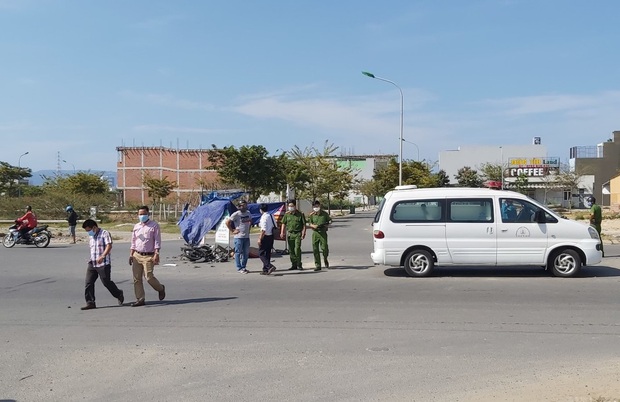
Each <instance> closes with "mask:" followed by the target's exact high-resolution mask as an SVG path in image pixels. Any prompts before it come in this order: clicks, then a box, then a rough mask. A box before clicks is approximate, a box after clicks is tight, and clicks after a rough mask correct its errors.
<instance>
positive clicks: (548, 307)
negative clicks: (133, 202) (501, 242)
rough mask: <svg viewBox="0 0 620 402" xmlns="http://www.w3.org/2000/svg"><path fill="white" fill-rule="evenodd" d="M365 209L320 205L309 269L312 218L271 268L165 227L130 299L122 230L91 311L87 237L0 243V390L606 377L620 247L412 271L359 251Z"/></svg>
mask: <svg viewBox="0 0 620 402" xmlns="http://www.w3.org/2000/svg"><path fill="white" fill-rule="evenodd" d="M371 217H372V214H371V213H358V214H356V215H350V216H348V217H346V218H342V219H338V220H336V221H335V223H334V225H333V228H332V229H331V230H330V232H329V236H330V247H331V256H330V263H331V266H332V268H331V269H330V270H329V271H321V272H314V271H312V269H311V268H313V263H312V261H313V259H312V254H311V245H310V240H309V239H310V233H311V232H310V231H308V237H307V238H306V240H305V241H304V246H303V249H304V256H303V259H304V267H305V268H306V270H304V271H301V272H299V271H294V272H293V271H285V270H283V269H285V268H288V267H289V266H290V263H289V261H288V256H286V255H284V256H275V258H274V264H275V265H276V266H277V267H278V268H280V270H278V271H276V272H275V273H274V274H273V275H272V276H268V277H266V276H262V275H259V274H258V272H259V271H260V261H259V260H258V259H252V260H251V261H250V264H249V266H248V267H249V269H250V270H251V271H253V272H252V273H251V274H249V275H240V274H238V273H236V271H235V268H234V263H233V262H226V263H205V262H199V263H191V262H187V261H183V260H181V259H179V255H180V247H181V245H182V243H181V242H180V241H167V242H165V245H164V247H163V249H162V265H161V266H158V267H156V270H155V274H156V276H157V277H158V279H159V280H160V281H161V282H162V283H163V284H164V285H166V291H167V297H166V299H165V300H164V301H158V300H157V293H156V292H155V291H154V290H152V289H150V288H149V286H148V284H146V283H145V288H146V289H147V305H146V306H145V307H136V308H133V307H129V306H128V304H129V302H131V301H132V295H133V286H132V280H131V270H130V268H129V266H128V265H127V257H128V246H129V245H128V244H127V243H116V244H115V245H114V249H113V257H114V258H113V268H112V270H113V274H112V278H113V280H115V282H116V283H117V285H118V286H119V287H120V288H121V289H123V290H124V292H125V298H126V305H125V306H118V305H117V302H116V299H114V298H112V296H111V295H110V294H109V293H108V292H107V290H106V289H105V288H104V287H103V286H102V285H101V283H100V282H97V285H96V294H97V306H98V308H97V309H96V310H91V311H81V310H80V309H79V308H80V307H81V306H82V305H84V298H83V287H84V285H83V282H84V276H85V268H86V263H85V261H86V259H87V257H88V247H87V245H84V244H78V245H68V244H64V245H61V244H55V243H52V244H51V245H50V247H48V248H47V249H36V248H35V247H33V246H16V247H14V248H12V249H5V248H3V247H0V342H2V348H1V352H0V363H1V364H0V400H2V401H5V400H8V401H12V400H14V401H43V400H50V401H52V400H53V401H61V400H62V401H73V400H86V401H126V400H150V401H204V400H213V401H244V400H253V401H255V400H260V401H263V400H265V401H267V400H296V401H333V400H340V401H360V400H372V401H378V400H379V401H392V400H395V401H401V400H402V401H411V400H420V401H427V400H437V401H443V400H527V399H530V398H529V396H528V395H530V394H528V392H530V393H531V392H532V391H531V389H532V387H533V386H535V385H538V386H539V388H541V389H542V391H536V392H546V393H547V394H549V395H551V399H544V398H549V397H548V396H547V394H542V393H540V394H534V395H536V396H537V398H535V399H537V400H576V399H553V396H554V395H556V396H558V398H559V396H561V395H565V396H566V395H567V393H570V395H571V397H572V395H577V394H578V391H579V390H582V391H583V390H587V392H588V395H589V394H590V393H598V395H607V396H614V395H615V396H616V397H617V396H618V395H620V385H619V384H620V377H619V376H618V372H619V371H620V370H618V369H619V368H620V365H619V362H620V359H619V356H620V342H619V340H620V302H619V300H620V297H619V283H620V269H618V268H620V247H618V246H612V245H606V254H607V255H608V256H609V257H608V258H605V259H604V261H603V263H602V264H599V265H597V266H593V267H586V268H584V269H583V271H582V275H581V276H580V277H578V278H570V279H561V278H554V277H551V276H550V275H549V274H548V273H546V272H545V271H544V270H543V269H542V268H537V267H533V268H523V267H520V268H517V267H511V268H502V269H492V268H480V267H467V268H458V269H456V268H443V269H442V268H438V269H437V272H436V275H435V276H434V277H431V278H409V277H407V276H406V275H405V273H404V271H403V270H402V269H398V268H389V267H383V266H373V265H372V261H371V260H370V256H369V253H370V252H371V250H372V238H371V232H372V227H371V226H370V222H371ZM252 244H253V245H255V244H256V240H255V239H253V240H252ZM283 245H284V243H283V242H276V247H277V248H282V247H283ZM166 264H170V265H169V266H166ZM601 375H604V376H605V378H608V380H609V381H607V382H605V383H603V384H602V385H601V384H600V383H598V384H597V383H596V382H595V381H594V379H595V377H597V376H599V377H600V376H601ZM541 384H542V385H541ZM546 384H548V386H547V385H546ZM562 384H569V385H570V384H572V385H573V386H574V387H575V389H577V390H578V391H573V390H572V389H569V388H566V386H563V385H562ZM554 386H555V387H558V389H557V390H554V389H553V387H554ZM588 386H589V387H590V388H589V390H588V388H587V387H588ZM595 386H598V387H599V388H601V389H597V388H595ZM560 388H561V389H560ZM528 390H529V391H528ZM579 392H580V391H579ZM584 392H585V391H584ZM579 395H581V394H579ZM579 395H578V396H579ZM584 395H585V394H584ZM543 396H544V398H543ZM567 397H568V396H567Z"/></svg>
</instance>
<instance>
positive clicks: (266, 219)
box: [258, 204, 276, 275]
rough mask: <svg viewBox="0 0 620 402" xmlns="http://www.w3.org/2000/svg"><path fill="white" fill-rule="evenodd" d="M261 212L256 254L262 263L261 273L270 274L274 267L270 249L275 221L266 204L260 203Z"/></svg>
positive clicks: (271, 248) (271, 247)
mask: <svg viewBox="0 0 620 402" xmlns="http://www.w3.org/2000/svg"><path fill="white" fill-rule="evenodd" d="M259 210H260V212H261V216H260V221H259V223H258V226H259V228H260V234H259V235H258V256H259V258H260V260H261V261H262V263H263V272H262V273H261V275H271V273H273V271H275V270H276V267H275V266H274V265H273V264H272V263H271V250H273V240H274V239H273V230H274V229H275V228H276V221H275V219H273V216H271V214H270V213H269V212H268V208H267V204H260V206H259Z"/></svg>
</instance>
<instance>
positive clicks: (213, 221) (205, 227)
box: [178, 199, 284, 246]
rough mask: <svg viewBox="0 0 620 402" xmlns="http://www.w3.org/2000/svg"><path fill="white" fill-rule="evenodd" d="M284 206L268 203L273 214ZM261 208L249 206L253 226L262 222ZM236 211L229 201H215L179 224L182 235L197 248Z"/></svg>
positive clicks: (203, 206) (198, 209)
mask: <svg viewBox="0 0 620 402" xmlns="http://www.w3.org/2000/svg"><path fill="white" fill-rule="evenodd" d="M282 205H284V203H283V202H271V203H267V210H268V212H269V213H270V214H273V213H275V212H276V211H278V210H279V209H280V208H281V207H282ZM259 207H260V204H248V211H250V214H251V215H252V225H258V222H259V221H260V211H259ZM235 211H237V207H236V206H235V205H234V204H233V203H232V202H231V201H230V200H229V199H214V200H212V201H210V202H209V203H208V204H204V205H201V206H199V207H197V208H196V209H195V210H193V211H192V212H191V213H189V214H186V215H185V219H183V220H181V221H180V222H179V223H178V225H179V228H180V230H181V235H182V236H183V239H185V242H186V243H187V244H189V245H191V246H197V245H198V244H200V241H201V240H202V238H203V237H204V236H205V235H206V234H207V233H208V232H209V231H210V230H215V229H217V226H218V224H219V223H220V221H221V220H222V217H223V216H224V215H226V214H227V215H231V214H232V213H233V212H235Z"/></svg>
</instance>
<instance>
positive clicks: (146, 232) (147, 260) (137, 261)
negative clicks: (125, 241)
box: [129, 206, 166, 307]
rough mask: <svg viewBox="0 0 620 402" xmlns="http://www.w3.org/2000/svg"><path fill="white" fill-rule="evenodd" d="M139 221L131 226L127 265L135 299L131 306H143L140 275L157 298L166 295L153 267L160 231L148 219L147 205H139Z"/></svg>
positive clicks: (156, 258)
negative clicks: (130, 274) (153, 290)
mask: <svg viewBox="0 0 620 402" xmlns="http://www.w3.org/2000/svg"><path fill="white" fill-rule="evenodd" d="M138 219H139V221H140V222H138V223H136V225H135V226H134V227H133V232H132V234H131V247H130V251H129V265H131V268H132V271H133V289H134V292H135V293H136V301H135V302H133V303H132V304H131V306H132V307H138V306H144V304H145V302H144V296H145V295H144V285H143V284H142V277H145V278H146V281H147V282H148V283H149V285H151V287H152V288H153V289H155V290H156V291H157V292H158V293H159V300H164V298H165V297H166V287H165V286H164V285H162V284H161V283H159V281H158V280H157V278H155V275H153V269H154V267H155V265H158V264H159V250H160V248H161V232H160V231H159V224H157V222H155V221H152V220H150V219H149V207H147V206H141V207H140V208H139V209H138Z"/></svg>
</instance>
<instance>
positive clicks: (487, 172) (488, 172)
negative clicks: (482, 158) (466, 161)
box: [480, 163, 503, 181]
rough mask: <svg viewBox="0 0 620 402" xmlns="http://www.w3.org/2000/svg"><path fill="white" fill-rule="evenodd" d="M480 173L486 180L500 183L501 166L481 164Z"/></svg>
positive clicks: (497, 164)
mask: <svg viewBox="0 0 620 402" xmlns="http://www.w3.org/2000/svg"><path fill="white" fill-rule="evenodd" d="M480 172H481V175H482V177H483V178H484V179H486V180H491V181H502V177H503V175H502V165H501V164H499V163H483V164H482V165H480Z"/></svg>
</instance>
